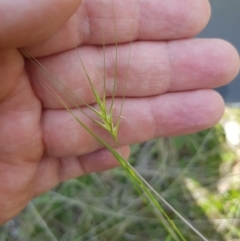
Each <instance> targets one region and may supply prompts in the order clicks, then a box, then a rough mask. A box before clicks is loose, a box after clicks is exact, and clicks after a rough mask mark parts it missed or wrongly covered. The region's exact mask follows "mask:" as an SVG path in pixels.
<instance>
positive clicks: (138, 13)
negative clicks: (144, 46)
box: [27, 0, 210, 57]
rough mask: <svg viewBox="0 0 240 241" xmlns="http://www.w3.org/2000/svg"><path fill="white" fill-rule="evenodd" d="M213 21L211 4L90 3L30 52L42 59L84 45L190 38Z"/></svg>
mask: <svg viewBox="0 0 240 241" xmlns="http://www.w3.org/2000/svg"><path fill="white" fill-rule="evenodd" d="M209 17H210V5H209V2H208V1H207V0H198V1H192V0H182V1H178V0H168V1H158V0H142V1H139V0H121V1H115V0H104V1H103V0H89V1H84V2H83V4H82V5H81V6H80V7H79V9H78V11H77V12H76V13H75V14H74V15H73V16H72V17H71V18H70V19H69V21H67V23H66V24H65V25H64V26H63V27H62V28H61V29H60V30H59V31H58V32H57V33H56V34H55V35H54V36H52V37H51V38H50V39H48V40H46V41H44V42H42V43H40V44H38V45H35V46H32V47H29V48H28V49H27V50H28V52H29V53H31V55H33V56H34V57H40V56H46V55H49V54H54V53H58V52H62V51H66V50H69V49H72V48H75V47H76V46H80V45H82V44H87V45H89V44H91V45H92V44H95V45H102V44H103V42H104V43H105V44H114V43H115V42H118V43H123V42H129V41H131V40H132V39H133V40H171V39H181V38H187V37H192V36H194V35H196V34H197V33H199V32H200V31H201V30H202V29H203V28H204V27H205V25H206V24H207V22H208V20H209Z"/></svg>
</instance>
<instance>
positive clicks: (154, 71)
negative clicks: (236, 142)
mask: <svg viewBox="0 0 240 241" xmlns="http://www.w3.org/2000/svg"><path fill="white" fill-rule="evenodd" d="M111 2H112V1H111V0H109V2H106V1H96V0H92V1H85V2H84V3H83V4H82V5H81V6H80V7H79V4H80V0H71V1H70V0H68V1H58V0H51V1H49V0H47V1H41V2H36V1H33V2H29V1H26V0H22V1H21V4H20V3H19V1H17V0H15V1H11V3H9V1H7V0H5V1H3V2H1V3H0V9H3V11H2V12H4V13H7V14H1V15H0V16H1V17H0V18H1V19H0V20H1V21H0V49H2V50H0V62H1V65H0V76H1V87H0V126H1V129H0V153H1V156H0V223H4V222H6V221H7V220H9V219H11V218H12V217H14V216H15V215H17V214H18V213H19V212H20V211H21V210H22V209H23V208H24V207H25V206H26V204H27V203H28V202H29V200H31V199H32V198H33V197H35V196H38V195H40V194H41V193H44V192H46V191H47V190H49V189H51V188H52V187H54V186H55V185H57V184H58V183H59V182H61V181H64V180H67V179H70V178H73V177H76V176H80V175H83V174H86V173H90V172H97V171H102V170H105V169H108V168H112V167H114V166H116V165H117V162H116V161H115V160H114V158H113V157H112V155H111V154H110V153H109V152H108V151H107V150H105V149H102V147H101V145H100V144H99V143H98V142H97V141H96V140H95V139H94V138H92V137H91V136H90V135H89V134H88V133H87V132H86V131H85V130H83V129H82V128H81V127H79V125H78V123H76V121H75V120H74V119H73V118H72V117H71V115H70V114H69V113H68V112H67V111H66V110H64V109H63V108H62V106H61V105H60V104H59V103H58V102H57V101H56V100H55V99H54V98H53V97H52V95H51V94H50V93H48V92H47V90H46V89H44V88H43V87H42V85H41V84H39V83H47V81H48V80H46V79H44V75H42V70H41V69H40V68H36V67H34V66H33V65H32V64H31V63H30V62H29V61H25V60H24V58H23V57H22V55H21V54H20V52H19V51H18V50H17V48H22V49H24V50H25V51H27V52H28V53H30V54H31V55H32V56H34V57H35V58H38V59H39V61H40V62H41V63H42V64H43V65H44V66H45V67H46V68H47V69H49V70H50V71H52V72H54V74H56V75H58V76H59V79H61V81H62V82H63V83H64V84H65V85H66V86H67V87H69V88H70V89H76V90H77V94H78V95H79V96H80V97H81V98H82V99H83V100H85V101H86V102H87V103H91V104H92V103H94V99H93V97H92V94H91V92H90V91H91V90H90V88H89V86H88V85H87V84H88V83H87V81H86V76H85V74H84V72H83V70H82V68H81V65H80V63H79V61H76V49H75V46H79V48H78V51H79V52H80V54H81V56H84V63H86V67H87V69H91V74H92V76H93V82H94V84H95V86H96V88H97V89H98V90H99V92H101V90H102V81H103V80H102V76H103V75H102V73H103V71H104V64H103V51H102V48H101V46H100V45H101V44H102V35H103V29H102V25H101V24H100V23H101V22H102V19H103V18H104V19H105V23H104V26H106V28H105V31H104V35H105V37H104V38H105V42H106V43H107V44H114V42H115V33H114V25H115V24H116V29H117V42H118V44H119V46H118V52H119V61H118V73H119V77H118V83H117V84H118V88H117V93H116V95H117V96H116V100H115V101H116V102H115V103H116V104H115V105H116V109H118V108H119V105H120V103H121V96H122V95H123V92H124V87H123V86H124V83H125V80H124V79H123V76H124V73H125V72H126V69H127V68H128V63H127V61H123V60H124V59H125V60H126V56H128V51H129V46H128V45H127V44H121V43H124V42H129V41H130V39H131V36H133V38H134V40H138V41H136V42H134V43H133V45H132V52H131V58H130V65H129V77H128V82H127V89H126V98H125V102H124V110H123V113H122V115H123V116H125V117H126V119H123V120H122V121H121V124H120V128H119V138H118V139H119V143H120V145H121V146H122V147H119V149H120V151H121V153H122V154H123V155H125V156H128V153H129V150H128V147H127V146H126V145H129V144H132V143H135V142H141V141H146V140H148V139H152V138H155V137H161V136H173V135H182V134H187V133H193V132H196V131H199V130H202V129H205V128H208V127H210V126H212V125H214V124H215V123H216V122H217V121H218V120H219V118H220V117H221V116H222V113H223V109H224V104H223V101H222V99H221V97H220V96H219V95H218V94H217V93H216V92H215V91H212V90H210V89H211V88H215V87H218V86H221V85H224V84H226V83H228V82H229V81H231V80H232V79H233V78H234V77H235V76H236V74H237V73H238V70H239V57H238V54H237V52H236V50H235V49H234V48H233V47H232V46H231V45H229V44H228V43H226V42H224V41H222V40H213V39H212V40H211V39H189V38H190V37H192V36H194V35H196V34H197V33H198V32H199V31H200V30H201V29H202V28H203V27H204V26H205V25H206V23H207V21H208V19H209V15H210V9H209V3H208V1H206V0H201V1H191V0H184V1H177V0H170V1H157V0H152V1H149V0H146V1H141V2H139V3H137V4H136V2H135V1H134V0H132V1H129V0H122V1H113V2H114V4H116V6H115V15H114V14H113V12H112V9H113V8H112V3H111ZM135 4H136V5H135ZM135 6H136V15H135V17H136V21H135V24H134V26H135V27H134V29H132V28H131V26H132V24H131V23H132V20H131V18H132V16H133V12H134V11H135V10H134V9H135ZM75 11H76V12H75ZM74 12H75V13H74ZM72 14H73V15H72ZM71 15H72V17H71V18H70V16H71ZM9 16H10V18H9ZM113 16H116V19H117V20H115V21H113V20H112V17H113ZM98 45H99V46H100V47H99V46H98ZM105 54H106V66H105V67H106V79H107V80H106V82H107V90H108V95H109V96H110V95H111V90H112V79H113V75H114V74H113V73H114V61H115V60H114V56H115V51H114V46H107V47H106V53H105ZM39 57H42V58H41V59H40V58H39ZM24 62H26V70H24ZM118 97H119V98H118ZM79 104H80V103H79ZM83 109H86V111H87V112H88V110H87V108H86V107H83ZM83 119H84V120H85V119H86V118H85V117H84V116H83ZM86 121H87V120H86ZM88 124H89V125H90V126H92V127H93V123H92V122H91V121H89V123H88ZM94 128H95V130H96V131H97V132H99V131H100V130H98V128H97V127H96V126H95V127H94ZM103 135H104V133H103Z"/></svg>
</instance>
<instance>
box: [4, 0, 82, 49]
mask: <svg viewBox="0 0 240 241" xmlns="http://www.w3.org/2000/svg"><path fill="white" fill-rule="evenodd" d="M80 3H81V0H41V1H32V0H11V1H9V0H2V1H0V48H20V47H25V46H28V45H32V44H36V43H38V42H40V41H43V40H45V39H46V38H48V37H49V36H51V35H52V34H53V33H55V32H56V31H57V30H58V29H59V28H60V27H61V26H62V25H63V24H64V23H65V22H66V21H67V20H68V19H69V18H70V17H71V16H72V14H73V13H74V12H75V11H76V10H77V8H78V7H79V5H80Z"/></svg>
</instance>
